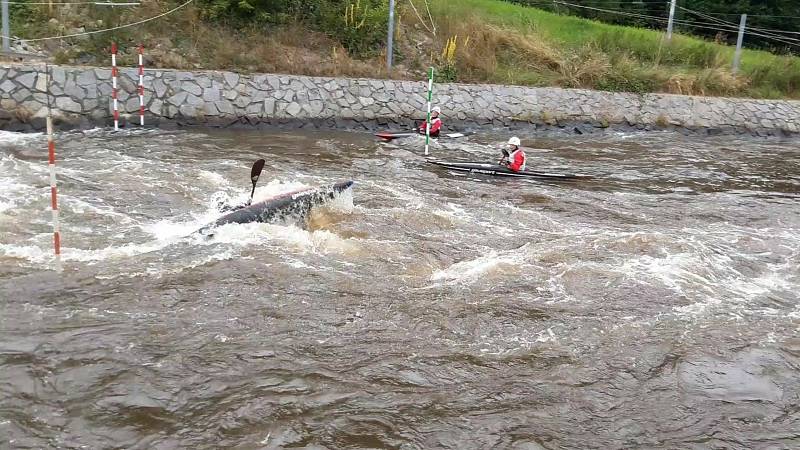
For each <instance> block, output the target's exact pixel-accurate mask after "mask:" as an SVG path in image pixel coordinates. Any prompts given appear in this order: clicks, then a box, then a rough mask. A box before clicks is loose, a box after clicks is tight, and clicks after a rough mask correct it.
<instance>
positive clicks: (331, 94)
mask: <svg viewBox="0 0 800 450" xmlns="http://www.w3.org/2000/svg"><path fill="white" fill-rule="evenodd" d="M44 71H45V67H44V65H41V64H38V65H36V64H3V65H0V129H4V130H11V131H31V130H41V129H43V128H44V118H45V117H46V115H47V104H48V96H47V95H46V94H45V93H46V92H48V91H49V92H50V94H51V97H50V105H51V109H52V114H53V117H54V118H55V122H56V125H57V126H58V127H59V128H61V129H67V128H88V127H95V126H108V125H110V124H111V123H112V109H111V105H112V101H111V91H112V82H111V71H110V70H109V69H102V68H88V67H66V66H51V82H50V86H49V88H48V86H47V82H46V77H45V72H44ZM137 85H138V72H137V70H136V69H122V70H120V71H119V79H118V86H119V94H118V98H119V110H120V115H121V117H122V119H123V122H127V121H130V122H134V123H135V122H138V114H139V97H138V92H137ZM144 86H145V95H144V100H145V123H146V124H147V125H148V126H167V127H171V126H183V125H201V126H212V127H229V126H242V125H245V126H274V125H285V126H304V127H310V126H313V127H318V128H353V127H362V128H368V129H369V128H376V127H387V126H389V127H391V126H407V125H409V124H410V123H411V121H413V120H415V119H420V118H421V117H422V116H423V115H424V110H425V92H426V88H427V86H426V83H424V82H411V81H396V80H380V79H363V78H361V79H352V78H327V77H306V76H294V75H272V74H254V75H243V74H238V73H234V72H222V71H197V72H185V71H176V70H166V69H154V70H147V71H146V72H145V77H144ZM434 102H435V103H436V104H438V105H441V106H442V108H443V110H444V117H445V118H446V123H447V124H448V125H449V126H450V127H459V126H469V125H492V126H495V127H497V126H505V127H531V126H534V127H555V128H567V129H570V130H572V129H574V128H577V132H586V131H590V130H592V129H598V128H600V129H603V128H609V127H611V128H636V129H670V128H673V129H674V128H678V129H685V130H689V131H696V132H703V133H750V134H755V135H777V136H781V135H793V134H797V133H798V132H800V125H799V124H800V101H785V100H753V99H737V98H715V97H695V96H681V95H670V94H641V95H640V94H626V93H611V92H601V91H591V90H583V89H560V88H528V87H519V86H502V85H468V84H436V85H435V88H434Z"/></svg>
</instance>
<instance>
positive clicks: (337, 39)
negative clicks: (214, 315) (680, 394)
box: [12, 0, 800, 98]
mask: <svg viewBox="0 0 800 450" xmlns="http://www.w3.org/2000/svg"><path fill="white" fill-rule="evenodd" d="M325 1H326V3H324V5H325V6H324V8H319V9H318V10H309V11H311V13H308V14H306V15H304V16H303V17H300V16H297V15H296V16H291V15H285V16H284V17H282V19H281V20H280V21H277V22H276V21H273V22H258V23H257V22H248V21H243V20H242V19H241V18H240V19H237V20H220V18H219V17H220V15H221V13H220V14H218V15H217V16H215V17H216V18H215V19H213V20H212V19H210V18H209V15H208V10H207V9H203V6H202V4H201V5H200V6H198V5H196V4H192V5H189V6H187V7H185V8H184V9H182V10H180V11H179V12H178V13H175V14H172V15H170V16H167V17H165V18H163V19H160V20H158V21H154V22H150V23H148V24H145V25H144V26H142V27H137V28H135V29H124V30H120V31H116V32H114V34H99V35H93V36H89V37H85V38H81V39H78V40H71V41H68V42H66V41H65V42H60V41H48V42H47V43H46V45H47V46H48V50H49V51H50V52H51V54H53V55H54V56H55V59H56V60H57V61H58V62H62V63H75V62H78V63H86V64H95V65H106V64H107V60H108V50H107V49H108V47H109V44H110V42H111V40H116V41H117V42H121V43H123V44H126V43H127V44H128V45H123V48H124V49H127V51H126V53H125V54H123V55H122V57H121V59H122V64H126V63H128V62H133V61H134V56H133V49H134V47H135V44H137V43H138V42H139V41H140V40H141V41H143V42H144V44H145V46H146V47H147V48H148V52H147V54H148V59H149V61H148V65H150V66H154V67H171V68H181V69H200V68H204V69H229V70H237V71H249V72H255V71H259V72H278V73H295V74H307V75H334V76H377V77H385V76H387V74H386V73H385V70H384V65H383V60H384V57H385V49H383V48H382V47H381V42H382V40H381V39H380V33H381V32H382V31H381V30H382V28H381V27H382V26H385V14H384V13H383V11H382V10H381V9H380V8H382V7H383V6H381V5H382V3H381V2H380V1H379V0H370V1H371V2H372V3H371V7H370V6H368V5H367V3H366V0H362V1H361V2H359V1H354V2H353V3H349V2H346V1H341V2H338V1H336V0H325ZM307 3H309V4H311V3H314V2H313V1H311V0H308V1H307ZM384 3H385V2H384ZM365 5H367V6H365ZM398 5H399V7H398V12H397V17H398V22H397V30H396V49H395V51H396V55H397V56H396V61H397V67H396V69H395V70H394V71H393V73H392V76H393V77H395V78H406V79H423V78H424V71H425V68H426V67H428V66H430V65H431V64H433V65H435V66H436V67H437V69H438V74H439V75H438V77H437V78H438V80H439V81H457V82H467V83H485V82H489V83H501V84H520V85H533V86H560V87H576V88H589V89H601V90H610V91H626V92H639V93H644V92H668V93H679V94H695V95H721V96H746V97H756V98H800V59H799V58H796V57H790V56H778V55H773V54H770V53H767V52H762V51H750V50H745V52H744V54H743V57H742V65H741V70H740V74H739V75H738V76H733V74H732V73H731V70H730V67H731V62H732V59H733V52H734V49H733V48H732V47H730V46H726V45H719V44H716V43H713V42H708V41H705V40H701V39H697V38H691V37H687V36H681V35H675V36H674V37H673V39H672V40H671V41H670V42H666V41H664V39H663V37H664V35H663V33H660V32H657V31H653V30H647V29H638V28H631V27H621V26H614V25H608V24H603V23H599V22H594V21H590V20H586V19H581V18H576V17H571V16H563V15H558V14H553V13H550V12H547V11H543V10H539V9H535V8H529V7H523V6H519V5H515V4H511V3H506V2H503V1H498V0H436V2H435V4H431V7H432V9H431V16H429V15H428V12H427V10H426V8H425V2H424V0H413V1H401V2H398ZM174 6H175V4H174V3H172V2H158V1H154V2H148V3H145V4H144V5H143V6H141V7H139V8H136V9H125V10H122V9H119V8H115V10H114V11H110V10H109V9H107V8H105V9H103V8H101V7H95V6H86V7H72V8H71V9H66V8H60V9H58V10H57V11H53V10H49V9H48V7H46V6H41V7H33V6H26V7H25V10H24V14H22V13H17V14H12V17H13V18H15V20H16V22H15V26H14V28H13V29H14V31H15V32H16V33H17V34H20V35H22V36H25V37H29V38H30V37H41V36H54V35H59V34H67V33H69V32H70V31H74V30H80V29H84V30H86V31H91V30H93V29H101V28H105V27H108V26H109V25H110V26H114V25H117V24H122V23H129V22H133V21H135V20H140V19H142V18H143V17H150V16H155V15H157V14H159V13H161V12H163V11H165V10H167V9H170V8H171V7H174ZM312 13H313V14H317V16H314V15H313V14H312ZM223 17H224V15H223Z"/></svg>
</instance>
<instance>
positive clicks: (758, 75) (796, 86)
mask: <svg viewBox="0 0 800 450" xmlns="http://www.w3.org/2000/svg"><path fill="white" fill-rule="evenodd" d="M438 5H439V6H440V8H438V9H439V10H440V11H446V14H444V13H443V14H441V15H440V16H438V17H437V16H434V19H435V20H436V22H437V23H438V25H439V30H438V34H440V35H441V36H454V35H458V36H459V38H458V39H459V40H461V42H465V41H466V40H467V39H469V42H468V43H467V45H465V46H463V47H462V48H461V49H458V50H457V51H456V58H455V61H454V66H455V70H456V72H457V73H456V77H457V78H462V79H464V80H466V81H491V82H498V83H524V84H535V85H557V86H565V87H586V88H594V89H603V90H611V91H629V92H669V93H680V94H699V95H725V96H737V95H738V96H750V97H759V98H800V58H796V57H791V56H778V55H773V54H770V53H768V52H763V51H752V50H745V51H744V52H743V55H742V61H741V68H740V72H739V74H740V76H738V77H734V76H733V75H732V73H731V65H732V61H733V55H734V48H733V47H730V46H726V45H719V44H715V43H713V42H708V41H705V40H702V39H697V38H692V37H687V36H681V35H674V36H673V39H672V40H671V42H667V41H665V40H664V34H663V33H660V32H657V31H653V30H648V29H640V28H632V27H621V26H615V25H608V24H603V23H599V22H594V21H590V20H586V19H581V18H576V17H571V16H562V15H558V14H553V13H550V12H547V11H543V10H538V9H535V8H526V7H521V6H518V5H514V4H510V3H505V2H501V1H493V0H439V1H438ZM440 45H444V43H443V42H440ZM493 48H494V49H496V50H495V51H493ZM476 53H477V54H482V55H483V56H486V55H490V54H493V56H494V58H491V57H490V60H491V61H490V62H491V64H486V63H484V64H483V67H481V66H480V65H479V64H477V63H476V62H475V61H473V60H474V59H476V58H474V54H476ZM476 69H477V70H476Z"/></svg>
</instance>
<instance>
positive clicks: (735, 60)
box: [733, 14, 747, 75]
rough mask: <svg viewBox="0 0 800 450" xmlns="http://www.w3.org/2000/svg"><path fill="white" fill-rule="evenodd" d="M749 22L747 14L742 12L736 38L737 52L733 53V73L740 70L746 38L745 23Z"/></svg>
mask: <svg viewBox="0 0 800 450" xmlns="http://www.w3.org/2000/svg"><path fill="white" fill-rule="evenodd" d="M745 23H747V14H742V19H741V20H740V21H739V36H738V37H737V38H736V53H735V54H734V55H733V74H734V75H736V72H738V71H739V61H740V60H741V59H742V41H743V40H744V25H745Z"/></svg>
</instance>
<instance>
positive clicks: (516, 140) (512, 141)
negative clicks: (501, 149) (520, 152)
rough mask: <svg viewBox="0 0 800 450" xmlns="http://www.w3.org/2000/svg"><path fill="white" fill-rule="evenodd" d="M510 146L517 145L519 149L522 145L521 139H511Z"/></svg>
mask: <svg viewBox="0 0 800 450" xmlns="http://www.w3.org/2000/svg"><path fill="white" fill-rule="evenodd" d="M508 145H516V146H517V147H519V145H520V142H519V138H518V137H516V136H514V137H512V138H511V139H509V140H508Z"/></svg>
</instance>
